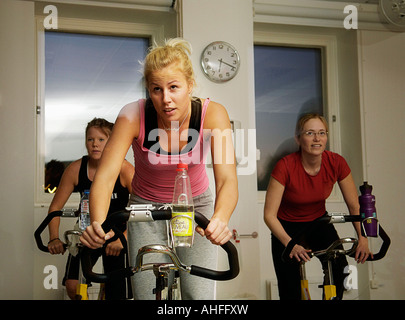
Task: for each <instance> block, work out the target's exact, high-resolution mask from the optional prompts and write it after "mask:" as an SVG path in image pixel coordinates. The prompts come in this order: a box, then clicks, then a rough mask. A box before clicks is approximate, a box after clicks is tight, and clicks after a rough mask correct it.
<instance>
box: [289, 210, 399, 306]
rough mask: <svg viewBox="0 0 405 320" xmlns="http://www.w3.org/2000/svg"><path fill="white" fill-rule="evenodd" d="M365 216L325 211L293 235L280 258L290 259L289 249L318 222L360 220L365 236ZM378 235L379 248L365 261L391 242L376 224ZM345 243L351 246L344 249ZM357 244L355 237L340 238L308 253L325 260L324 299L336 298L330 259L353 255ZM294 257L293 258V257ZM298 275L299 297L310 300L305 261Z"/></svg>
mask: <svg viewBox="0 0 405 320" xmlns="http://www.w3.org/2000/svg"><path fill="white" fill-rule="evenodd" d="M367 220H368V219H367V218H363V217H361V216H360V215H345V214H341V213H326V214H325V215H324V216H322V217H320V218H318V219H316V220H314V221H313V222H312V223H311V224H309V225H308V226H307V227H306V228H304V229H303V230H302V231H301V232H299V233H298V234H297V235H295V236H294V237H293V238H292V239H291V241H290V242H289V243H288V245H287V247H286V248H285V250H284V252H283V254H282V260H283V261H284V262H288V261H291V260H292V259H291V258H290V257H289V255H290V253H291V250H292V249H293V247H294V246H295V245H296V244H300V242H301V241H302V239H303V238H304V237H305V234H308V232H310V231H311V230H313V229H314V228H315V227H317V226H319V225H320V224H323V223H324V224H328V223H345V222H361V226H362V233H363V235H364V236H366V237H367V232H366V230H365V228H364V224H365V223H367ZM378 236H379V237H380V238H381V239H382V244H381V247H380V250H379V251H378V252H377V253H375V254H373V258H371V256H370V257H368V259H367V261H377V260H380V259H382V258H384V256H385V255H386V253H387V251H388V248H389V246H390V244H391V239H390V238H389V236H388V235H387V233H386V232H385V231H384V229H383V228H382V227H381V225H378ZM345 244H352V246H351V248H349V249H345V248H344V247H343V245H345ZM357 245H358V240H357V239H355V238H350V237H346V238H341V239H338V240H336V241H335V242H333V243H332V244H331V245H330V246H329V247H328V248H326V249H324V250H320V251H315V252H310V253H308V254H309V256H310V257H324V258H325V259H326V261H327V270H326V272H327V274H328V277H326V279H327V280H326V282H325V283H324V284H323V290H324V295H323V298H324V300H336V299H337V294H336V286H335V284H334V281H333V275H332V260H334V259H336V258H337V257H338V256H340V255H347V256H349V257H354V254H355V252H356V248H357ZM293 259H294V258H293ZM300 275H301V299H302V300H311V297H310V293H309V288H308V280H307V279H306V274H305V262H304V261H301V262H300Z"/></svg>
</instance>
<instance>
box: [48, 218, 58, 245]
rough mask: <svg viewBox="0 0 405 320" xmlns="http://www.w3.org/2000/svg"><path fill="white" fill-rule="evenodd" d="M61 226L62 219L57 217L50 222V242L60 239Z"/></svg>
mask: <svg viewBox="0 0 405 320" xmlns="http://www.w3.org/2000/svg"><path fill="white" fill-rule="evenodd" d="M59 224H60V217H55V218H53V219H52V220H51V222H49V224H48V229H49V240H53V239H56V238H59Z"/></svg>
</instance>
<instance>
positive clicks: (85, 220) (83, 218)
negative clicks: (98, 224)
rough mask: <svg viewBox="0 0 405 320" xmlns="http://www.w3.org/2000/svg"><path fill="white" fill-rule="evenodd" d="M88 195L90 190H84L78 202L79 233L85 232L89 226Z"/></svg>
mask: <svg viewBox="0 0 405 320" xmlns="http://www.w3.org/2000/svg"><path fill="white" fill-rule="evenodd" d="M89 194H90V190H84V192H83V196H82V198H81V200H80V217H79V229H80V230H81V231H84V230H86V228H87V227H88V226H89V225H90V208H89Z"/></svg>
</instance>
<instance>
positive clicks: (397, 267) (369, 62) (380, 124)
mask: <svg viewBox="0 0 405 320" xmlns="http://www.w3.org/2000/svg"><path fill="white" fill-rule="evenodd" d="M359 47H360V55H359V65H360V72H361V73H360V92H361V111H362V120H363V134H364V136H363V147H364V150H365V157H364V177H365V179H368V181H369V183H370V184H372V185H373V187H374V189H373V190H374V194H375V196H376V207H377V217H378V218H379V220H380V223H381V224H382V226H383V227H384V229H385V230H386V232H387V233H388V234H389V236H390V237H391V241H392V244H391V247H390V249H389V251H388V254H387V256H386V257H385V258H384V259H383V260H381V261H376V262H373V263H372V264H370V272H371V275H372V276H373V277H374V279H375V281H376V286H377V289H374V290H371V291H370V296H371V299H405V258H404V245H405V230H404V228H403V226H404V224H405V215H404V207H405V197H404V182H405V170H404V163H405V138H404V137H405V129H404V123H405V76H404V75H405V64H404V61H403V58H404V52H405V33H395V32H387V31H361V32H360V34H359Z"/></svg>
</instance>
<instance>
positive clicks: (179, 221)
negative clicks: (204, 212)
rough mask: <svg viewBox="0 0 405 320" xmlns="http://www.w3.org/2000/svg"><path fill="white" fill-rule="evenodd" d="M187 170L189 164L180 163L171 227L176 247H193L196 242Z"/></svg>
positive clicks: (175, 184)
mask: <svg viewBox="0 0 405 320" xmlns="http://www.w3.org/2000/svg"><path fill="white" fill-rule="evenodd" d="M187 169H188V166H187V164H184V163H179V164H178V165H177V176H176V179H175V181H174V191H173V203H172V219H171V220H170V226H171V230H172V231H171V232H172V237H173V245H174V246H175V247H191V246H192V245H193V240H194V205H193V195H192V193H191V185H190V178H189V176H188V174H187Z"/></svg>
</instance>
